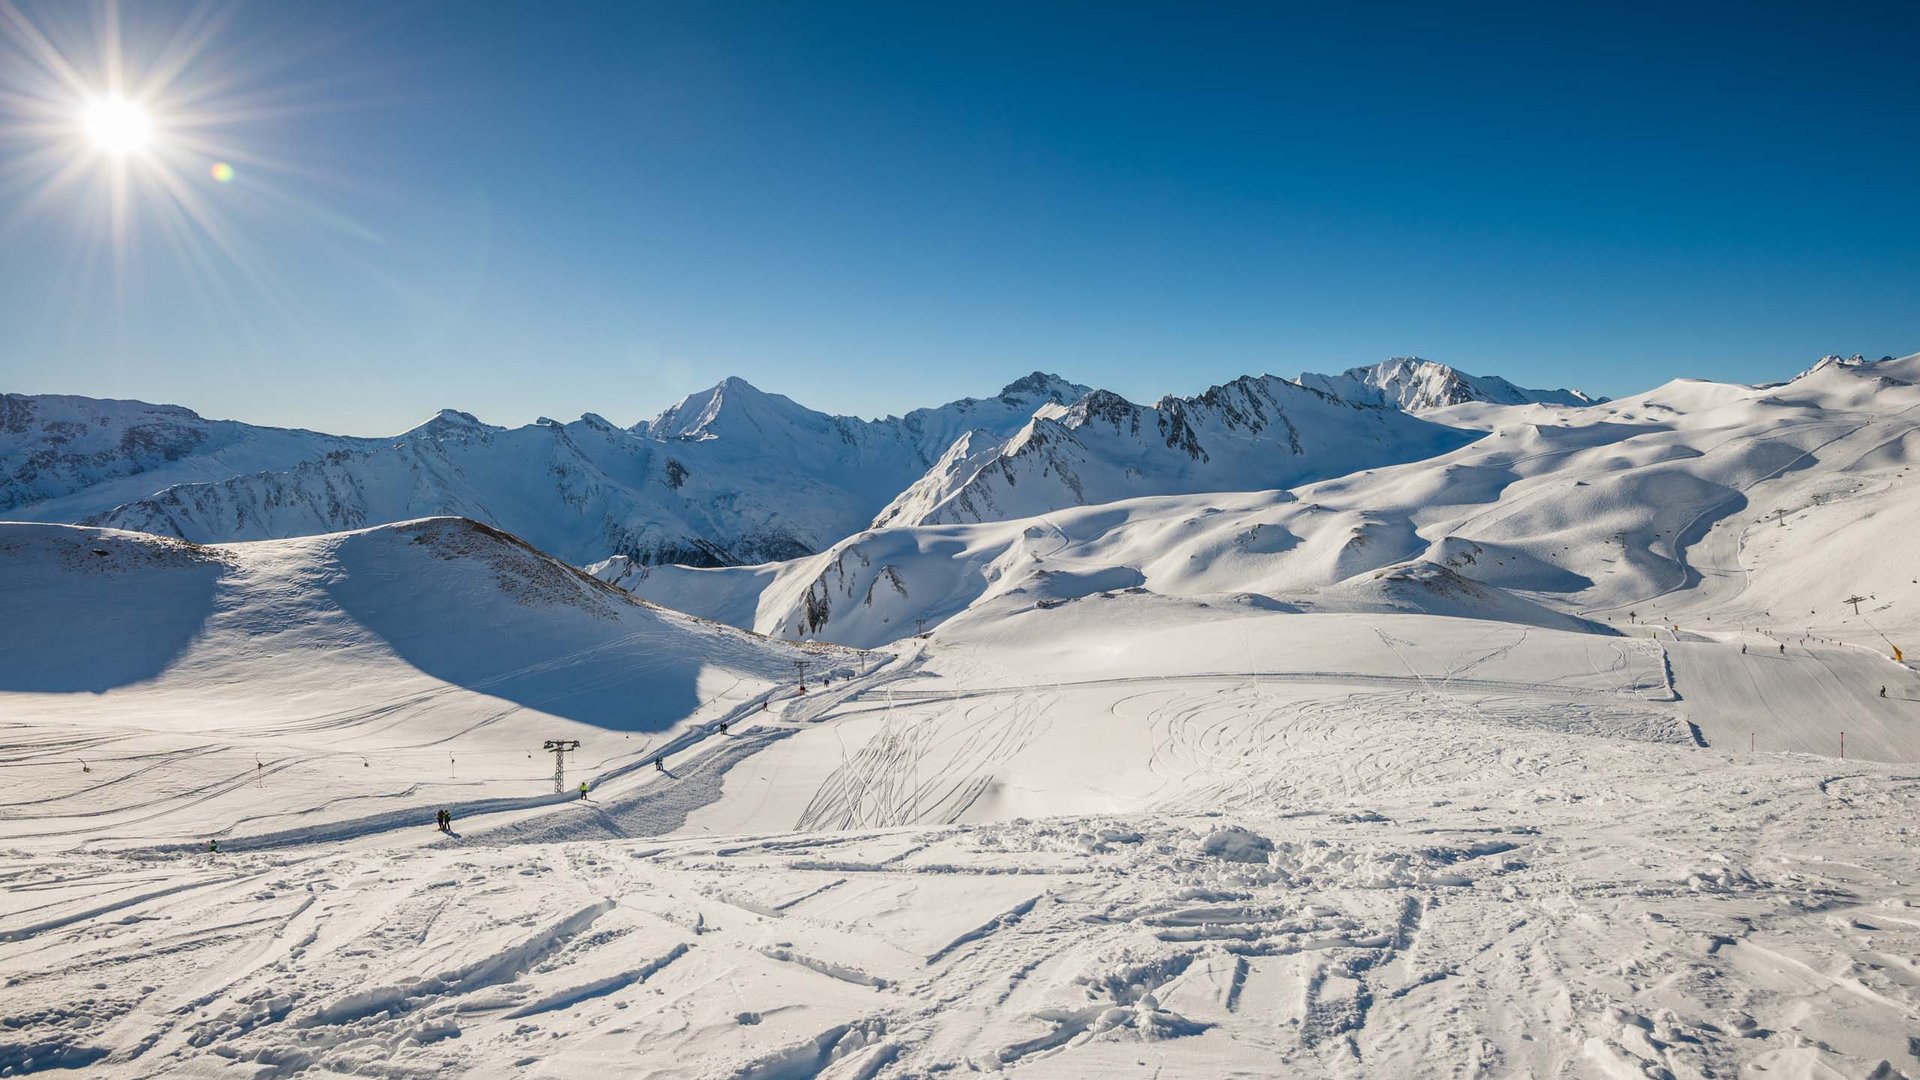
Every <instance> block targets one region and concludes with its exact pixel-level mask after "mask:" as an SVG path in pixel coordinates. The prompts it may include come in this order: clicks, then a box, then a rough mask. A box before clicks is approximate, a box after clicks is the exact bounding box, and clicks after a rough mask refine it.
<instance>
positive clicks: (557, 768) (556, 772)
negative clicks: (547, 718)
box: [540, 739, 580, 795]
mask: <svg viewBox="0 0 1920 1080" xmlns="http://www.w3.org/2000/svg"><path fill="white" fill-rule="evenodd" d="M540 748H541V749H542V750H545V751H547V752H548V753H550V754H552V755H553V793H554V794H555V795H558V794H560V793H561V792H564V791H566V790H567V751H569V750H578V749H580V740H579V739H548V740H547V741H546V742H545V743H542V744H541V747H540Z"/></svg>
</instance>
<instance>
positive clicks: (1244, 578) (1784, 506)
mask: <svg viewBox="0 0 1920 1080" xmlns="http://www.w3.org/2000/svg"><path fill="white" fill-rule="evenodd" d="M1917 384H1920V357H1909V358H1907V359H1905V360H1899V361H1882V362H1877V363H1864V364H1852V363H1843V364H1823V365H1820V366H1818V367H1816V368H1815V369H1814V370H1813V371H1811V372H1809V373H1808V374H1806V375H1803V376H1802V377H1800V378H1798V379H1796V380H1794V381H1793V382H1791V383H1788V384H1785V385H1782V386H1775V387H1748V386H1738V385H1729V384H1721V383H1707V382H1699V381H1694V380H1679V381H1676V382H1672V383H1668V384H1667V385H1665V386H1662V387H1659V388H1657V389H1655V390H1652V391H1649V392H1647V393H1644V394H1640V395H1636V396H1633V397H1629V398H1623V399H1621V400H1619V401H1615V402H1611V403H1608V404H1605V405H1600V406H1594V407H1552V406H1538V407H1535V408H1534V409H1530V410H1528V411H1526V412H1524V413H1515V414H1512V416H1511V418H1510V422H1508V423H1504V424H1500V425H1498V426H1496V427H1494V429H1493V430H1492V431H1491V432H1490V433H1489V434H1488V435H1487V436H1486V437H1485V438H1482V439H1479V440H1478V441H1475V442H1473V443H1471V444H1470V445H1466V446H1461V447H1458V448H1457V449H1453V450H1451V451H1450V452H1446V453H1441V454H1438V455H1436V456H1432V457H1427V458H1422V459H1419V460H1412V459H1410V460H1408V461H1406V463H1404V464H1399V465H1393V466H1388V467H1382V468H1375V469H1372V470H1371V471H1356V472H1354V473H1352V474H1350V475H1343V476H1340V477H1337V478H1331V479H1326V480H1322V481H1319V482H1316V483H1309V484H1306V485H1303V486H1298V487H1294V488H1293V489H1292V490H1288V491H1266V492H1262V491H1252V490H1243V491H1242V492H1240V493H1235V494H1225V493H1222V494H1202V495H1176V496H1170V497H1160V498H1135V499H1131V500H1127V501H1114V500H1113V499H1112V498H1111V497H1108V498H1104V499H1101V498H1089V499H1088V500H1087V501H1088V502H1089V503H1090V504H1091V505H1088V506H1084V507H1078V508H1061V507H1059V506H1057V505H1056V506H1049V505H1046V503H1045V499H1046V497H1047V496H1048V495H1052V494H1056V493H1058V491H1059V490H1060V488H1059V487H1058V486H1056V487H1053V488H1049V487H1047V486H1046V485H1047V479H1048V478H1047V477H1046V475H1045V474H1044V473H1043V472H1041V471H1039V470H1036V471H1035V473H1033V474H1025V473H1022V474H1018V475H1019V481H1018V482H1016V483H1013V484H1009V485H1007V486H1006V488H1005V489H1004V490H1006V491H1008V492H1011V493H1012V494H1011V498H1020V499H1024V498H1039V499H1040V506H1039V507H1038V508H1037V509H1029V510H1026V512H1025V513H1024V514H1010V513H997V514H996V513H989V514H984V515H978V516H974V515H970V514H961V513H958V512H954V511H952V510H943V512H942V515H941V516H938V517H936V518H935V519H934V520H931V521H927V522H925V523H923V524H921V525H918V526H888V527H882V528H876V529H873V530H869V531H867V532H863V533H860V534H857V535H854V536H851V537H848V538H847V539H846V540H844V541H841V542H840V543H839V544H836V545H834V546H833V547H831V548H829V549H827V550H825V551H823V552H821V553H820V554H818V555H814V556H811V557H808V558H804V559H799V560H794V561H792V562H787V563H781V564H778V565H777V566H769V567H750V568H735V569H726V570H690V569H684V568H678V567H655V568H651V569H647V568H639V567H635V566H630V565H623V564H617V563H616V564H606V565H602V566H600V567H596V568H595V572H596V573H598V574H600V575H601V576H602V577H603V578H605V579H607V580H610V581H614V582H616V583H618V584H620V585H622V586H623V587H626V588H629V589H632V590H633V591H634V592H636V593H637V594H639V595H641V596H645V597H647V598H649V599H653V600H656V601H658V602H660V603H663V604H667V605H669V606H672V607H676V608H679V609H681V610H686V611H691V612H695V613H698V614H703V615H707V616H709V617H712V618H717V619H721V620H724V621H729V622H733V623H735V624H737V625H741V626H746V627H752V628H754V629H757V630H760V631H761V632H763V633H769V634H774V635H779V636H785V637H799V638H821V639H824V640H831V641H838V642H841V643H844V644H852V645H860V646H870V645H876V644H880V643H883V642H887V641H892V640H895V639H898V638H900V637H903V636H907V635H910V634H912V633H914V632H915V631H916V630H917V629H919V628H920V627H922V626H927V627H932V626H938V625H941V624H942V623H944V622H945V621H947V620H950V619H954V618H956V617H961V616H966V617H969V618H971V617H975V616H978V617H981V618H986V617H989V616H994V617H997V616H998V615H1001V614H1005V613H1006V612H1007V611H1009V610H1026V609H1031V608H1033V607H1034V606H1036V605H1038V606H1040V607H1042V608H1044V607H1046V606H1048V605H1050V604H1054V603H1058V602H1062V601H1067V600H1073V599H1076V598H1079V597H1084V596H1089V595H1093V594H1098V593H1108V592H1113V591H1115V590H1124V589H1128V588H1135V587H1138V588H1144V589H1147V590H1149V591H1151V592H1153V593H1156V594H1162V595H1171V596H1179V597H1191V598H1196V599H1213V598H1220V597H1228V598H1236V597H1237V598H1241V599H1239V600H1235V601H1234V602H1236V603H1238V602H1252V603H1257V604H1262V605H1269V606H1272V605H1278V606H1280V607H1284V608H1287V609H1292V610H1317V611H1371V610H1419V611H1425V612H1427V613H1429V614H1450V615H1473V616H1474V617H1486V618H1493V619H1499V620H1502V621H1508V622H1525V623H1531V624H1534V625H1564V622H1563V620H1564V619H1566V618H1568V617H1574V618H1584V619H1586V620H1589V621H1595V622H1603V623H1607V624H1609V625H1618V624H1620V623H1625V622H1628V621H1630V620H1629V619H1628V612H1629V611H1633V612H1635V613H1636V615H1635V617H1637V618H1639V619H1643V620H1644V619H1649V618H1655V617H1658V618H1661V619H1667V618H1668V617H1669V616H1672V617H1674V618H1679V617H1681V615H1682V613H1684V612H1685V611H1687V610H1689V608H1690V607H1692V608H1698V607H1701V606H1703V605H1704V606H1709V607H1711V608H1712V609H1713V610H1715V611H1717V612H1719V613H1720V615H1719V617H1720V618H1722V619H1725V618H1729V617H1732V618H1735V619H1741V620H1747V621H1750V622H1753V623H1759V622H1764V621H1769V620H1770V619H1771V616H1770V615H1769V614H1768V613H1769V612H1772V613H1775V614H1777V613H1780V612H1785V611H1794V610H1797V611H1801V612H1807V613H1808V614H1807V616H1806V617H1805V619H1806V625H1810V626H1811V625H1816V624H1826V623H1828V622H1829V621H1830V620H1834V619H1839V618H1841V617H1842V616H1843V615H1847V614H1848V613H1849V612H1850V609H1849V612H1839V611H1836V610H1835V605H1834V604H1833V602H1832V601H1833V597H1832V596H1829V595H1828V594H1830V593H1832V592H1833V591H1834V590H1835V589H1836V588H1858V589H1860V590H1861V591H1863V592H1864V593H1867V594H1870V595H1872V596H1874V597H1877V599H1876V601H1875V604H1876V607H1875V610H1874V611H1872V612H1868V614H1867V616H1866V618H1867V619H1869V620H1871V621H1873V623H1874V625H1876V626H1881V627H1882V629H1885V630H1887V632H1889V633H1892V632H1894V631H1895V630H1900V631H1903V632H1905V633H1907V634H1909V635H1911V634H1915V633H1920V620H1916V619H1915V618H1914V615H1913V613H1914V612H1916V611H1920V591H1916V590H1915V588H1914V587H1913V585H1912V583H1911V580H1910V579H1911V578H1912V577H1913V575H1912V574H1911V573H1909V572H1907V571H1906V570H1905V569H1903V567H1904V566H1905V563H1906V562H1907V561H1909V560H1908V557H1907V554H1906V553H1907V550H1908V548H1909V547H1910V544H1909V543H1908V540H1907V538H1908V537H1910V536H1911V535H1913V534H1914V533H1915V532H1920V489H1914V488H1912V487H1911V485H1912V484H1914V483H1920V478H1916V477H1915V476H1914V474H1913V472H1912V471H1911V470H1912V467H1913V466H1914V465H1915V464H1920V385H1917ZM1297 392H1298V393H1301V394H1305V393H1307V392H1306V391H1297ZM1338 407H1340V408H1348V409H1352V408H1355V407H1354V406H1349V405H1344V404H1342V405H1340V406H1338ZM1143 413H1144V411H1143ZM1120 415H1121V416H1122V417H1123V419H1124V418H1127V417H1130V416H1133V415H1140V414H1130V413H1124V412H1123V413H1121V414H1120ZM1146 415H1149V416H1150V415H1152V414H1146ZM1183 415H1186V416H1188V417H1191V416H1193V415H1194V414H1193V413H1192V412H1187V413H1185V414H1183ZM1385 415H1387V416H1392V417H1398V418H1399V422H1407V421H1411V420H1412V418H1411V417H1407V416H1405V415H1404V414H1401V413H1398V412H1388V413H1386V414H1385ZM1150 422H1151V421H1145V420H1143V421H1142V423H1141V426H1142V427H1143V428H1146V429H1147V430H1149V431H1154V430H1155V429H1153V428H1150V427H1148V424H1149V423H1150ZM1085 426H1086V425H1085V424H1082V425H1080V427H1082V428H1083V427H1085ZM1113 426H1114V425H1111V424H1104V423H1103V424H1102V427H1101V429H1100V430H1102V431H1103V432H1105V431H1111V430H1112V429H1113ZM1132 426H1133V425H1132V423H1131V422H1130V421H1127V422H1124V423H1123V424H1122V425H1121V429H1122V430H1123V431H1131V429H1132ZM1056 428H1059V429H1061V430H1065V431H1067V432H1068V433H1070V434H1072V433H1076V432H1077V429H1076V428H1064V427H1062V425H1061V424H1060V423H1059V421H1044V422H1043V421H1036V423H1035V424H1034V425H1031V426H1030V430H1036V431H1042V432H1046V433H1047V437H1049V438H1057V437H1058V436H1057V435H1055V434H1054V429H1056ZM1336 430H1346V429H1344V428H1339V429H1336ZM1196 442H1199V443H1203V444H1204V443H1205V442H1206V440H1205V439H1202V438H1198V437H1196ZM1074 464H1076V465H1078V464H1079V461H1078V460H1076V461H1075V462H1074ZM988 468H992V466H989V467H988ZM983 471H985V470H983ZM1102 475H1103V478H1104V477H1105V476H1107V475H1110V474H1102ZM1036 478H1037V482H1033V483H1028V482H1027V481H1029V480H1036ZM1085 486H1086V487H1087V488H1089V489H1090V493H1097V494H1098V495H1108V496H1110V494H1111V490H1112V489H1111V488H1108V489H1105V490H1101V489H1096V488H1094V486H1093V485H1092V484H1087V485H1085ZM1254 486H1255V485H1246V487H1247V488H1252V487H1254ZM1268 486H1279V485H1268ZM1033 488H1038V489H1039V490H1040V492H1041V493H1042V494H1041V495H1040V496H1037V497H1036V496H1032V495H1029V494H1028V491H1029V490H1030V489H1033ZM966 490H967V489H963V493H964V492H966ZM988 490H993V491H996V492H998V491H1000V490H1003V489H997V488H996V489H988ZM1203 490H1204V489H1203ZM1021 505H1022V507H1023V508H1024V507H1026V506H1031V505H1032V504H1030V503H1029V504H1021ZM995 509H996V510H1004V509H1006V508H1005V507H999V506H996V507H995ZM1776 511H1783V512H1784V514H1783V515H1782V516H1781V517H1780V518H1779V519H1778V520H1779V522H1780V523H1778V524H1775V525H1772V526H1769V527H1767V528H1757V527H1756V524H1755V523H1756V521H1757V520H1758V516H1759V515H1760V514H1762V513H1767V514H1772V513H1774V512H1776ZM1830 544H1839V545H1841V546H1842V547H1844V549H1845V550H1847V551H1848V552H1850V554H1849V555H1848V557H1847V560H1846V564H1845V565H1846V573H1847V574H1849V575H1851V576H1850V577H1846V578H1844V579H1841V578H1836V577H1834V576H1833V575H1834V573H1836V572H1837V571H1838V568H1837V567H1836V566H1835V564H1834V562H1833V559H1832V556H1831V555H1830V554H1829V552H1828V550H1827V548H1828V545H1830ZM1742 552H1744V553H1747V555H1746V558H1747V560H1748V561H1742V557H1741V554H1740V553H1742ZM1822 568H1825V569H1824V570H1823V569H1822ZM1843 580H1844V581H1849V582H1857V583H1858V584H1839V583H1837V582H1840V581H1843ZM1669 593H1671V594H1675V595H1674V597H1673V599H1671V600H1660V599H1658V598H1659V597H1661V596H1663V595H1665V594H1669ZM1249 598H1250V599H1249ZM982 612H984V613H987V614H980V613H982ZM1475 613H1478V614H1477V615H1476V614H1475ZM1883 624H1884V625H1883ZM1796 625H1799V624H1796ZM1854 630H1855V631H1857V632H1859V633H1861V634H1863V635H1864V634H1868V633H1869V631H1868V630H1867V629H1866V624H1864V623H1863V624H1861V625H1860V626H1857V627H1854ZM1871 633H1878V631H1872V632H1871Z"/></svg>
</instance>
